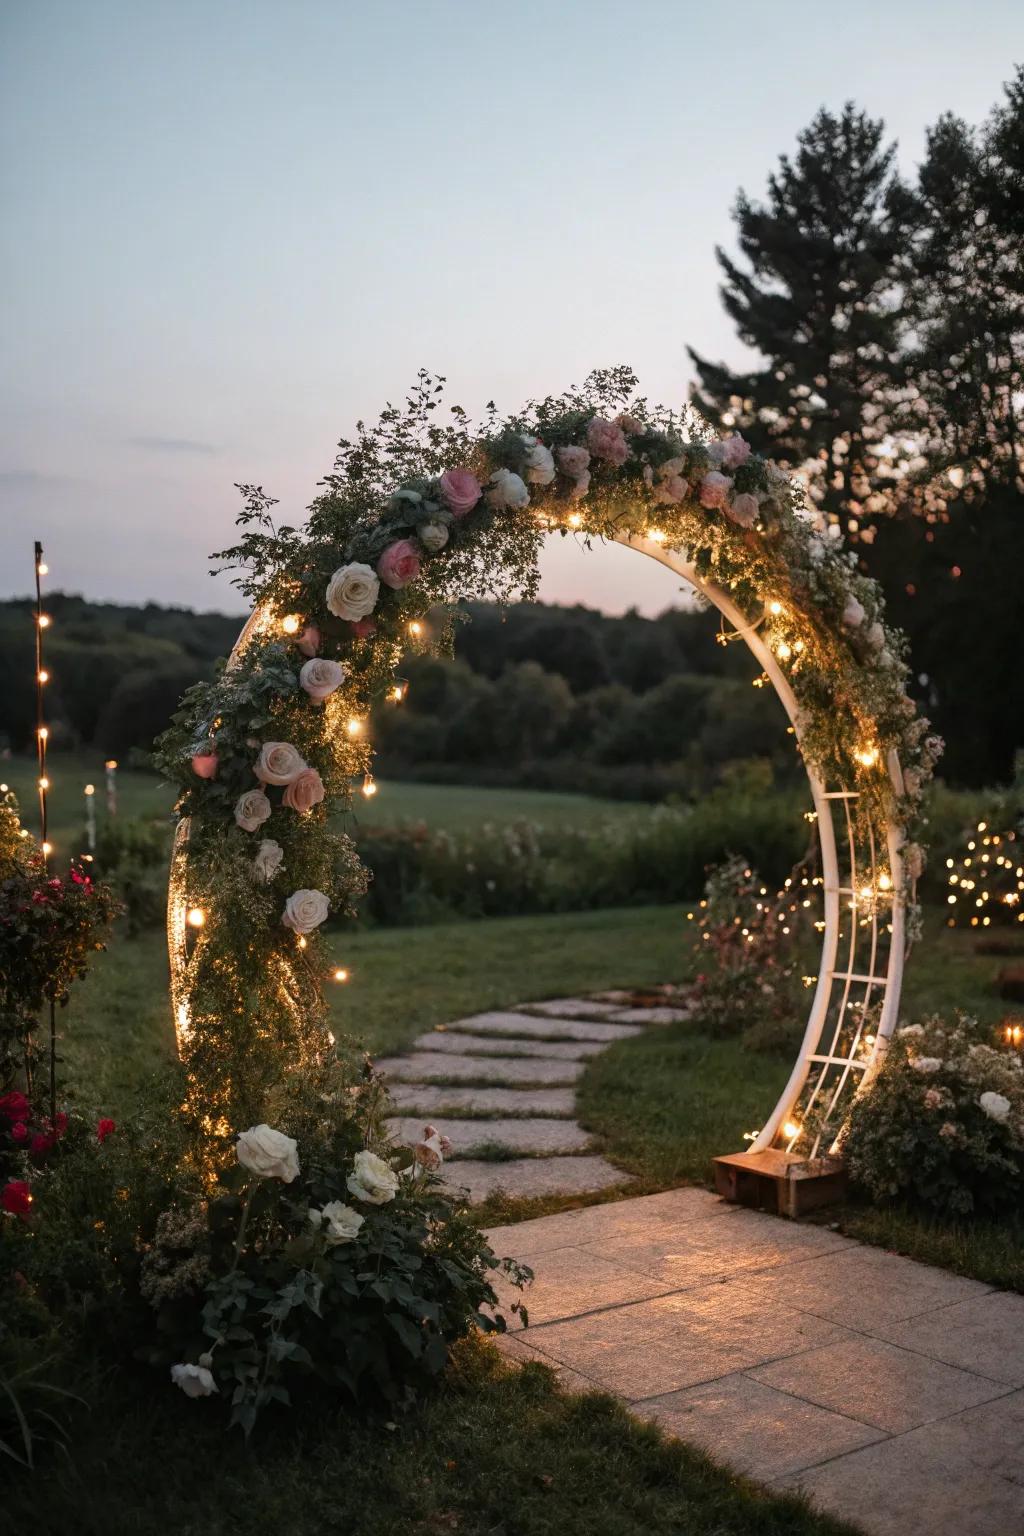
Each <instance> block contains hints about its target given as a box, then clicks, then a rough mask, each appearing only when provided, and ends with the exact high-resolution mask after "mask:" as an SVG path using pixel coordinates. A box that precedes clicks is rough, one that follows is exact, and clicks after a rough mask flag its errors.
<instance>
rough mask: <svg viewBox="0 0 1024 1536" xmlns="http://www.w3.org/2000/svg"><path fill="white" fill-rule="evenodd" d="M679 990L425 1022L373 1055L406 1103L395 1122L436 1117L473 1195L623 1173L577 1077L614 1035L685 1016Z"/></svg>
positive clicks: (417, 1123)
mask: <svg viewBox="0 0 1024 1536" xmlns="http://www.w3.org/2000/svg"><path fill="white" fill-rule="evenodd" d="M671 999H672V994H671V993H670V990H669V989H659V990H657V991H655V992H654V993H653V994H651V997H650V1004H651V1006H649V1007H641V1006H637V1003H638V999H637V997H636V995H635V994H633V993H631V992H620V993H614V992H609V993H602V994H601V995H600V996H598V997H563V998H556V999H554V1000H553V1001H551V1002H546V1003H531V1004H528V1005H524V1006H523V1007H522V1008H513V1009H503V1010H500V1011H492V1012H488V1013H478V1014H474V1015H473V1017H472V1018H468V1019H459V1020H457V1021H456V1022H454V1023H452V1024H450V1025H445V1026H441V1027H439V1028H437V1029H432V1030H429V1031H428V1032H427V1033H426V1034H423V1035H420V1036H419V1038H418V1039H417V1040H414V1041H413V1043H412V1048H411V1050H410V1051H409V1052H408V1053H407V1054H405V1055H403V1056H390V1057H386V1058H384V1059H383V1060H380V1061H378V1062H377V1069H378V1071H380V1072H382V1073H384V1074H385V1076H386V1078H387V1083H388V1088H389V1090H390V1093H391V1097H392V1100H393V1102H394V1106H395V1108H396V1110H398V1111H399V1113H398V1114H396V1115H394V1116H392V1118H391V1119H390V1121H389V1126H390V1129H391V1132H392V1134H393V1135H394V1137H395V1139H396V1140H397V1141H400V1142H403V1143H406V1144H408V1143H411V1142H415V1141H417V1140H418V1139H419V1136H420V1133H421V1131H422V1128H423V1123H424V1121H425V1120H429V1121H432V1122H433V1123H434V1124H435V1125H436V1126H437V1127H438V1129H439V1130H441V1131H443V1132H444V1134H445V1135H446V1136H448V1137H449V1139H450V1140H451V1142H452V1145H453V1149H454V1150H453V1153H452V1156H451V1158H450V1159H449V1160H448V1161H447V1162H446V1164H445V1170H444V1178H445V1180H446V1182H447V1183H448V1184H450V1185H451V1186H453V1187H456V1188H459V1189H465V1190H467V1191H468V1192H469V1196H470V1199H472V1200H473V1201H481V1200H485V1199H486V1198H487V1197H488V1196H489V1195H491V1194H496V1193H499V1192H501V1193H504V1194H507V1195H510V1196H520V1197H529V1196H534V1195H555V1194H574V1195H576V1194H587V1193H590V1192H592V1191H594V1190H602V1189H611V1188H614V1187H615V1186H616V1185H622V1184H625V1183H627V1182H628V1179H627V1176H626V1175H625V1174H623V1173H622V1172H621V1170H620V1169H618V1168H615V1167H613V1166H612V1164H611V1163H609V1162H608V1161H607V1159H605V1158H603V1157H600V1156H597V1155H595V1154H594V1153H593V1151H592V1150H591V1147H590V1138H589V1136H588V1135H587V1133H586V1131H584V1130H583V1128H582V1127H581V1126H579V1125H577V1123H576V1122H575V1120H574V1119H572V1115H573V1110H574V1106H575V1094H574V1093H573V1087H572V1085H573V1084H574V1083H575V1082H576V1081H577V1079H578V1078H579V1077H580V1076H581V1074H582V1073H583V1071H584V1068H585V1066H586V1062H587V1059H588V1058H589V1057H591V1056H595V1055H597V1053H598V1052H600V1051H604V1050H607V1048H608V1046H609V1045H612V1044H613V1043H614V1042H615V1041H617V1040H628V1039H630V1038H631V1037H632V1036H634V1035H638V1034H640V1033H641V1032H642V1030H643V1029H644V1028H645V1027H646V1026H647V1025H650V1024H668V1023H672V1022H674V1021H675V1020H677V1019H682V1018H685V1017H686V1010H685V1008H684V1007H681V1006H671ZM645 1000H646V999H645Z"/></svg>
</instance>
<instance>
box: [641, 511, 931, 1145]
mask: <svg viewBox="0 0 1024 1536" xmlns="http://www.w3.org/2000/svg"><path fill="white" fill-rule="evenodd" d="M616 542H617V543H619V544H622V545H624V546H626V547H627V548H629V549H635V550H638V551H639V552H640V553H642V554H645V555H649V556H650V558H651V559H652V560H657V561H658V562H659V564H661V565H664V566H667V567H668V569H669V570H671V571H674V572H675V573H676V574H677V575H678V576H681V577H682V578H683V580H684V581H686V582H688V583H689V585H690V586H692V587H694V588H695V589H696V590H697V591H698V592H700V593H702V594H703V595H704V597H706V598H707V600H708V601H709V602H710V603H711V604H713V605H714V607H716V608H717V609H718V611H719V612H720V613H721V614H722V615H723V617H724V618H725V619H726V620H727V621H728V622H729V624H731V625H732V627H733V629H734V630H735V632H736V634H737V635H738V636H740V637H741V638H742V639H743V640H744V641H745V642H746V644H747V646H748V648H749V650H750V651H751V653H752V655H753V656H754V657H755V659H756V660H757V662H758V664H759V665H760V666H761V668H762V669H763V671H764V672H765V673H766V675H767V676H768V678H769V679H770V680H771V683H772V686H773V687H774V689H775V692H776V694H777V695H778V697H779V699H780V701H781V703H782V707H783V709H784V710H785V711H786V714H787V715H788V717H789V721H790V724H791V725H792V727H793V731H794V734H795V736H796V741H797V746H798V747H799V746H800V712H799V707H798V704H797V699H796V695H795V694H794V692H793V688H792V685H791V683H790V682H789V679H788V678H787V677H786V675H785V673H784V672H783V670H782V668H781V667H780V666H779V663H778V660H777V659H776V657H775V655H774V653H773V652H772V650H771V648H770V647H769V646H768V645H767V644H766V643H765V641H764V640H763V639H762V637H761V636H760V635H759V634H758V631H757V627H756V625H751V624H750V622H749V620H748V619H747V617H746V616H745V615H744V614H743V613H742V612H741V611H740V609H739V608H738V607H737V606H736V604H735V603H734V602H733V601H732V599H731V598H730V597H729V595H728V593H727V592H725V591H723V589H722V588H721V587H718V586H716V585H715V584H714V583H713V582H710V581H708V580H707V579H706V578H705V577H703V576H700V575H699V574H698V573H697V571H696V570H695V569H694V567H693V566H692V565H691V564H690V562H689V561H688V560H687V559H686V556H685V553H681V552H676V551H674V550H671V549H668V548H666V547H665V546H664V545H663V544H661V543H658V542H656V541H655V540H653V539H649V538H642V537H639V536H637V535H630V534H623V535H621V536H618V537H617V538H616ZM804 766H805V769H806V772H807V779H808V783H809V785H810V790H811V798H812V800H813V803H814V810H815V813H816V826H817V829H818V839H819V844H820V849H821V868H822V876H823V887H824V911H823V919H824V921H823V928H822V944H821V961H820V964H819V967H818V978H817V983H816V985H815V989H814V995H813V998H812V1001H811V1006H810V1010H809V1012H808V1015H807V1025H806V1028H805V1030H804V1035H803V1039H802V1041H801V1043H800V1048H799V1051H798V1054H797V1058H796V1060H795V1062H794V1063H793V1070H792V1071H791V1073H790V1075H789V1080H788V1082H787V1083H786V1086H785V1088H784V1089H783V1090H782V1093H781V1095H780V1097H779V1101H778V1103H777V1104H776V1106H775V1108H774V1110H773V1111H772V1113H771V1115H770V1116H769V1117H768V1119H767V1120H766V1122H765V1124H764V1126H763V1127H762V1129H761V1130H760V1132H759V1133H758V1135H757V1137H756V1139H755V1140H754V1141H753V1143H752V1144H751V1146H750V1148H749V1150H750V1151H751V1152H761V1151H764V1150H766V1149H767V1148H769V1147H774V1146H781V1147H783V1148H785V1149H786V1150H787V1151H790V1150H799V1151H800V1152H802V1153H806V1155H808V1156H810V1157H815V1156H817V1155H818V1154H819V1153H820V1152H821V1151H822V1150H823V1149H824V1150H825V1151H831V1150H837V1148H838V1144H839V1142H840V1140H841V1137H842V1130H843V1122H844V1120H845V1118H846V1110H847V1108H848V1105H849V1102H850V1100H851V1099H852V1097H853V1096H854V1094H855V1093H858V1092H862V1091H863V1090H864V1089H865V1088H866V1087H867V1086H868V1084H869V1083H870V1082H871V1080H872V1078H873V1077H874V1076H875V1075H876V1073H877V1072H878V1070H879V1068H880V1066H881V1063H882V1058H883V1057H884V1054H885V1051H886V1049H887V1047H888V1043H889V1040H890V1038H891V1037H892V1033H893V1030H894V1029H895V1027H896V1021H897V1018H898V1016H899V1005H900V991H901V988H902V983H903V964H904V958H905V951H906V897H905V893H904V869H903V857H902V853H901V849H902V846H903V843H904V841H905V837H904V832H903V830H902V828H900V827H899V826H897V825H896V823H895V822H893V821H892V820H891V819H890V820H889V822H888V824H887V827H886V849H885V852H884V859H885V860H887V864H888V869H886V868H885V864H884V863H883V862H882V860H880V858H879V854H880V852H881V850H879V849H878V848H877V846H876V843H875V839H874V838H873V837H869V839H868V846H867V849H866V855H867V857H866V859H864V858H863V857H862V858H861V859H860V860H858V848H857V839H856V837H855V835H854V826H853V820H852V818H851V815H850V803H851V801H852V800H854V799H856V791H851V790H848V789H846V788H845V787H841V786H840V787H835V788H832V789H829V788H828V787H827V786H826V785H825V784H824V783H823V782H822V779H821V777H820V775H819V774H818V772H817V771H816V769H815V768H814V767H813V766H812V764H811V763H809V762H807V761H806V759H805V760H804ZM888 767H889V773H890V776H891V777H892V779H893V780H894V787H897V788H898V783H899V777H900V768H899V763H898V761H897V760H896V758H895V756H893V757H892V758H891V760H890V762H889V765H888ZM837 812H838V817H837ZM837 819H838V822H839V826H840V828H841V833H842V836H841V838H840V839H837V836H836V822H837ZM840 847H842V854H841V853H840ZM858 866H859V867H858ZM844 916H845V921H846V932H845V934H844V932H843V923H844ZM844 939H845V943H843V944H842V948H841V941H842V940H844ZM862 941H866V950H867V958H866V963H865V964H864V965H863V966H862V965H861V964H860V961H859V959H858V956H859V955H860V954H863V953H864V948H865V944H864V942H862ZM876 1015H877V1022H876V1023H875V1027H874V1029H873V1030H872V1029H870V1028H869V1025H870V1024H871V1022H872V1021H873V1020H874V1019H875V1016H876ZM784 1128H785V1129H784Z"/></svg>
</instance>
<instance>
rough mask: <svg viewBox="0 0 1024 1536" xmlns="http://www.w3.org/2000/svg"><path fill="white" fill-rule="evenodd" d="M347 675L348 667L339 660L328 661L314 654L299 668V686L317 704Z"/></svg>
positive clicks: (332, 691)
mask: <svg viewBox="0 0 1024 1536" xmlns="http://www.w3.org/2000/svg"><path fill="white" fill-rule="evenodd" d="M346 677H348V668H347V667H343V666H342V664H341V662H340V661H328V660H327V658H326V657H325V656H316V657H314V658H313V659H312V660H311V661H307V662H306V663H305V665H304V666H302V667H300V669H299V687H300V688H304V689H305V690H306V692H307V693H308V694H309V696H310V698H311V699H315V700H316V702H317V703H318V704H320V703H322V702H323V700H324V699H327V698H330V696H331V694H332V693H334V692H335V691H336V690H337V689H338V688H340V687H341V685H342V683H343V682H344V681H345V679H346Z"/></svg>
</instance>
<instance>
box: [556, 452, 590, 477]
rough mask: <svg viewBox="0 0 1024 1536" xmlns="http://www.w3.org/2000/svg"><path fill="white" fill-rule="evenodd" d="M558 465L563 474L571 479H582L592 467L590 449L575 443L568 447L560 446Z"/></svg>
mask: <svg viewBox="0 0 1024 1536" xmlns="http://www.w3.org/2000/svg"><path fill="white" fill-rule="evenodd" d="M558 467H559V469H560V470H561V471H562V474H563V475H568V476H569V479H570V480H580V479H582V477H583V476H584V475H585V474H586V473H587V471H588V469H589V467H590V449H589V448H577V447H575V446H574V445H571V446H569V447H568V448H559V450H558Z"/></svg>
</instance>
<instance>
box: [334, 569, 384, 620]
mask: <svg viewBox="0 0 1024 1536" xmlns="http://www.w3.org/2000/svg"><path fill="white" fill-rule="evenodd" d="M379 595H380V578H379V577H378V575H377V573H376V571H375V570H373V568H372V567H371V566H369V565H362V564H360V562H359V561H355V562H354V563H353V564H352V565H343V566H340V567H339V569H338V570H336V571H335V573H334V575H333V576H332V577H331V579H330V581H329V582H328V583H327V606H328V608H329V609H330V610H331V612H332V613H333V614H334V615H335V616H336V617H337V618H339V619H365V618H366V615H367V614H368V613H372V612H373V610H374V609H375V608H376V606H377V598H378V596H379Z"/></svg>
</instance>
